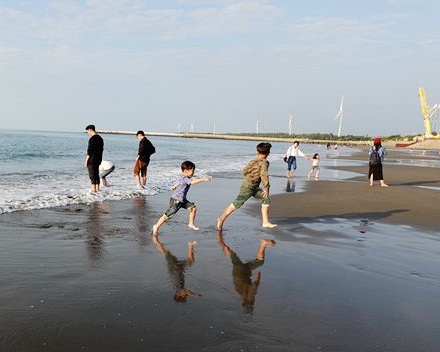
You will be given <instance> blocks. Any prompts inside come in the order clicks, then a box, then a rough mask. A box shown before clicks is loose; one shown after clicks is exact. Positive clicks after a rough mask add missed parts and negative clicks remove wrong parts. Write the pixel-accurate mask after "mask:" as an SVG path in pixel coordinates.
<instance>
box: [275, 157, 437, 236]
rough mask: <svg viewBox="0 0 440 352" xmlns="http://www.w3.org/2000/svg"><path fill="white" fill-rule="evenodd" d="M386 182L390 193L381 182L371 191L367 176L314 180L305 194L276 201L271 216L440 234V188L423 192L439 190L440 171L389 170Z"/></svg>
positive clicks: (352, 169)
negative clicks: (348, 221) (334, 220)
mask: <svg viewBox="0 0 440 352" xmlns="http://www.w3.org/2000/svg"><path fill="white" fill-rule="evenodd" d="M367 168H368V166H367ZM333 169H338V170H344V171H350V172H355V173H365V171H366V168H365V167H362V166H341V167H333ZM384 177H385V180H386V182H387V183H388V184H389V186H390V187H388V188H385V187H380V186H379V185H378V184H377V183H376V185H375V186H373V187H370V186H369V183H368V179H367V176H366V175H364V176H358V177H354V178H352V179H351V180H350V181H347V182H333V181H319V182H314V181H313V180H312V181H311V182H310V183H309V184H308V186H307V189H306V191H305V192H302V193H296V194H295V195H294V196H292V195H290V194H283V195H277V196H275V197H274V201H273V206H272V207H271V210H272V215H273V216H274V217H275V218H291V220H292V221H301V222H304V221H309V222H314V221H316V219H317V218H320V219H325V218H333V217H343V218H348V219H363V218H366V219H370V220H380V221H381V222H384V223H392V224H399V225H409V226H416V227H420V228H424V229H430V230H439V228H440V226H439V220H438V216H439V212H440V202H439V196H440V189H439V190H431V189H423V188H421V187H440V170H439V169H434V168H421V167H411V166H396V165H387V166H385V167H384Z"/></svg>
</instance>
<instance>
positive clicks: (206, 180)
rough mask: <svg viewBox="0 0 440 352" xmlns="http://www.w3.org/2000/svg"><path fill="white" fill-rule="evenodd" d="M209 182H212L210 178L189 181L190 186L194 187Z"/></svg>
mask: <svg viewBox="0 0 440 352" xmlns="http://www.w3.org/2000/svg"><path fill="white" fill-rule="evenodd" d="M210 181H212V178H211V177H202V178H198V179H196V180H191V185H196V184H198V183H201V182H210Z"/></svg>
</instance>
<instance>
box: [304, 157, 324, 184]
mask: <svg viewBox="0 0 440 352" xmlns="http://www.w3.org/2000/svg"><path fill="white" fill-rule="evenodd" d="M319 160H320V157H319V154H318V153H316V154H314V155H313V158H312V168H311V169H310V171H309V174H308V175H307V178H310V177H311V176H312V175H313V171H316V174H315V179H318V178H319V172H320V170H321V169H320V168H319Z"/></svg>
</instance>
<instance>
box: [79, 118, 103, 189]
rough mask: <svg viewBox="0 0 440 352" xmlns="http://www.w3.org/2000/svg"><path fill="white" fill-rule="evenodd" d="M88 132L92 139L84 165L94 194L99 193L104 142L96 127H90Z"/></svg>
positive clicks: (90, 139) (87, 128) (87, 129)
mask: <svg viewBox="0 0 440 352" xmlns="http://www.w3.org/2000/svg"><path fill="white" fill-rule="evenodd" d="M86 131H87V133H88V134H89V136H90V138H89V145H88V147H87V156H86V160H85V162H84V164H85V167H86V168H87V169H88V171H89V177H90V181H91V182H92V192H98V191H99V165H100V164H101V161H102V153H103V152H104V140H103V139H102V137H101V136H100V135H98V134H97V133H96V129H95V125H88V126H87V127H86Z"/></svg>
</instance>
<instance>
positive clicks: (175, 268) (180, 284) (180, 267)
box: [153, 236, 202, 302]
mask: <svg viewBox="0 0 440 352" xmlns="http://www.w3.org/2000/svg"><path fill="white" fill-rule="evenodd" d="M153 242H154V244H155V245H156V247H157V249H158V250H159V252H160V253H162V255H163V256H164V257H165V259H166V261H167V264H168V273H169V274H170V278H171V283H172V284H173V286H174V296H173V299H174V300H175V301H176V302H186V297H188V296H194V297H202V295H199V294H198V293H195V292H193V291H191V290H188V289H187V288H185V271H186V270H187V269H188V267H190V266H192V265H193V264H194V246H195V245H196V244H197V242H196V241H189V242H188V257H187V259H186V260H179V259H177V258H176V257H175V256H174V255H173V254H171V252H170V251H167V250H165V248H164V246H163V244H162V243H161V242H160V241H159V236H153Z"/></svg>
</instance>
